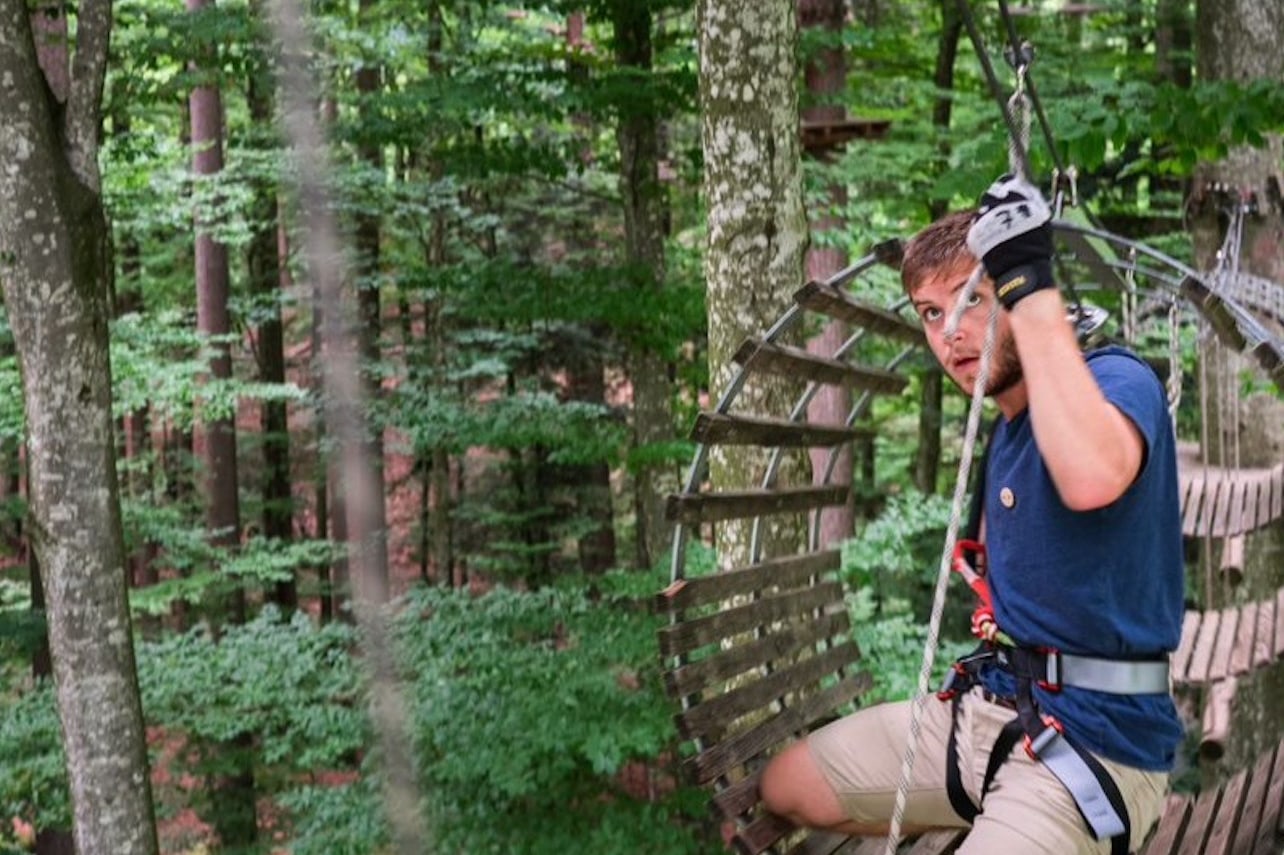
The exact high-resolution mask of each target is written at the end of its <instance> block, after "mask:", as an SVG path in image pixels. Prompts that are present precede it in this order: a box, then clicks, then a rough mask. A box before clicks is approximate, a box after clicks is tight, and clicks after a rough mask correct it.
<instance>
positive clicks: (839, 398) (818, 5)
mask: <svg viewBox="0 0 1284 855" xmlns="http://www.w3.org/2000/svg"><path fill="white" fill-rule="evenodd" d="M846 11H847V8H846V3H845V2H844V0H800V2H799V3H798V23H799V26H800V27H817V28H824V29H826V30H828V31H829V35H830V36H831V38H834V39H838V38H840V35H841V33H842V29H843V17H844V15H845V14H846ZM805 78H806V81H807V95H808V96H809V100H810V102H811V103H810V104H809V106H807V107H804V108H803V110H802V120H803V121H804V122H818V123H823V122H833V121H840V120H842V119H845V118H846V117H847V109H846V108H845V107H843V106H842V100H843V97H844V95H845V90H846V87H847V66H846V63H845V62H844V61H843V52H842V49H841V47H838V46H831V47H824V48H821V49H820V50H819V51H818V53H817V55H816V56H815V57H812V58H811V61H810V62H809V63H808V64H807V68H806V71H805ZM808 153H809V154H811V155H812V156H813V157H816V158H817V159H819V160H820V161H821V162H822V163H823V162H826V161H828V160H830V159H831V158H832V152H830V151H828V150H815V151H809V152H808ZM824 204H825V206H826V207H827V208H828V207H833V208H841V207H843V206H844V205H846V204H847V188H846V187H845V186H843V185H840V184H831V185H830V186H829V187H828V189H827V190H826V194H825V198H824ZM842 227H843V221H842V220H841V219H839V218H838V217H835V216H834V215H833V214H831V213H829V212H828V211H822V212H820V213H812V215H811V229H812V231H813V232H816V233H819V232H827V231H838V230H840V229H841V228H842ZM846 266H847V253H846V252H844V251H843V250H841V249H838V248H836V247H828V246H824V247H822V246H815V245H813V246H812V247H811V249H809V250H808V251H807V255H806V271H807V278H808V279H815V280H819V281H824V280H826V279H828V278H829V277H830V276H833V275H834V274H835V273H837V272H839V271H840V270H842V269H843V268H844V267H846ZM850 334H851V330H850V328H849V327H848V325H847V324H845V323H843V322H842V321H836V320H831V321H829V322H828V323H826V324H825V327H824V329H823V330H822V331H821V332H820V334H819V335H816V336H815V337H813V338H812V339H810V340H809V341H808V342H807V349H808V350H809V351H811V352H813V353H817V354H821V355H824V356H829V355H830V354H832V353H834V351H836V350H837V349H838V348H839V347H840V346H842V343H843V342H844V341H846V340H847V337H848V336H849V335H850ZM851 408H852V395H851V390H850V389H848V388H847V387H845V386H821V387H820V389H819V390H818V391H817V392H816V396H815V397H814V398H812V399H811V402H810V403H809V404H808V406H807V418H808V420H809V421H813V422H820V423H826V424H843V423H844V422H845V421H846V420H847V414H848V413H849V412H851ZM834 454H836V455H837V459H836V460H834V461H833V462H832V463H831V461H830V458H831V456H832V455H834ZM810 457H811V467H812V481H813V483H816V484H824V483H829V484H845V485H847V486H850V485H851V483H852V445H851V443H850V442H848V443H844V444H843V445H841V446H839V447H837V448H836V449H833V450H832V451H831V450H830V449H828V448H813V449H812V450H811V451H810ZM854 511H855V508H854V504H853V502H852V499H851V497H850V496H849V497H848V500H847V504H845V505H843V506H842V507H838V508H825V509H824V510H823V511H821V514H820V531H819V535H820V537H819V544H820V546H821V548H830V547H834V546H837V545H838V544H840V543H842V542H843V541H844V540H846V539H847V538H849V537H851V536H852V532H853V530H854V526H855V512H854Z"/></svg>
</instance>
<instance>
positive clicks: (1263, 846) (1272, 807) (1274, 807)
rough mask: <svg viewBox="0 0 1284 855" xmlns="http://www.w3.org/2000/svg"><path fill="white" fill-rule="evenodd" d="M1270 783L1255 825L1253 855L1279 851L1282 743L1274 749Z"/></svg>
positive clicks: (1282, 813)
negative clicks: (1255, 836) (1260, 815)
mask: <svg viewBox="0 0 1284 855" xmlns="http://www.w3.org/2000/svg"><path fill="white" fill-rule="evenodd" d="M1270 778H1271V780H1270V783H1269V784H1267V787H1266V798H1265V800H1263V802H1262V818H1261V820H1260V821H1259V822H1258V825H1257V840H1256V841H1254V843H1253V855H1278V853H1279V851H1280V847H1279V839H1278V838H1279V836H1280V834H1281V829H1280V824H1281V822H1284V810H1281V800H1284V743H1281V744H1280V745H1278V746H1276V748H1275V762H1274V763H1272V764H1271V775H1270Z"/></svg>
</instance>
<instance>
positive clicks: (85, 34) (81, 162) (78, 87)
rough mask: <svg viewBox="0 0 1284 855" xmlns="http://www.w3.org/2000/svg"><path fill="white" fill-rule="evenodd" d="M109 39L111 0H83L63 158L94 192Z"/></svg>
mask: <svg viewBox="0 0 1284 855" xmlns="http://www.w3.org/2000/svg"><path fill="white" fill-rule="evenodd" d="M110 41H111V0H83V2H82V3H81V4H80V20H79V21H78V22H77V26H76V53H75V58H74V59H73V60H72V64H71V96H70V97H69V98H68V99H67V118H66V139H67V159H68V162H69V163H70V164H71V168H72V171H74V172H75V173H76V176H77V177H78V178H79V179H80V180H81V181H82V182H83V183H84V184H85V186H87V187H89V188H90V189H91V190H93V191H94V192H95V193H97V192H98V191H99V189H100V187H101V178H100V176H99V174H98V131H99V125H100V124H101V117H102V102H103V81H104V79H105V78H106V76H107V46H108V43H109V42H110Z"/></svg>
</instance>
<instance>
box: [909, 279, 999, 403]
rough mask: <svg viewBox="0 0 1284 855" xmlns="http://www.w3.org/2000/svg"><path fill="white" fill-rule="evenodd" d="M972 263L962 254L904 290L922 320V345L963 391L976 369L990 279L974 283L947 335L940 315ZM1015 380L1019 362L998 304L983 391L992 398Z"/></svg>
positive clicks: (948, 306)
mask: <svg viewBox="0 0 1284 855" xmlns="http://www.w3.org/2000/svg"><path fill="white" fill-rule="evenodd" d="M975 265H976V262H975V261H973V260H971V259H969V258H964V259H961V260H960V261H959V262H958V263H957V264H955V265H953V266H951V267H945V268H941V269H940V270H938V271H937V272H935V273H932V274H929V275H928V276H927V277H926V278H924V279H923V281H922V282H921V283H919V286H918V287H917V288H916V289H915V290H914V292H913V293H912V294H911V295H910V299H911V302H912V303H913V305H914V310H915V311H916V312H917V313H918V317H919V320H920V321H922V322H923V332H924V334H926V336H927V344H928V347H930V348H931V349H932V353H933V354H934V355H935V356H936V359H937V361H938V362H940V363H941V367H942V368H944V369H945V373H946V374H947V375H948V376H949V378H950V379H951V380H953V381H954V383H955V384H956V385H957V386H958V387H959V388H960V389H962V390H963V392H964V394H967V395H971V394H972V390H973V388H974V387H975V385H976V380H977V375H978V373H979V372H980V370H981V349H982V347H983V345H984V344H985V327H986V323H987V321H988V319H989V317H990V307H991V305H993V303H994V284H993V283H992V282H991V281H990V280H989V278H988V277H987V278H985V279H982V280H981V284H980V285H979V286H977V289H976V291H975V292H974V293H973V295H972V298H971V300H970V301H969V304H968V307H967V310H966V311H964V312H963V315H962V317H961V318H960V320H959V327H958V329H957V330H956V331H955V333H954V335H953V336H952V337H950V338H949V339H948V340H947V339H946V336H945V321H946V319H947V318H948V317H949V316H950V313H951V312H952V311H953V310H954V306H955V303H956V302H957V301H958V299H959V297H960V296H961V294H962V292H963V286H965V285H966V284H967V280H968V278H969V277H970V276H971V275H972V270H973V269H974V267H975ZM1021 380H1022V375H1021V362H1020V360H1019V359H1018V358H1017V352H1016V344H1015V343H1014V342H1013V339H1012V330H1011V328H1010V326H1009V325H1008V318H1007V313H1006V312H1005V311H1003V310H1002V309H1000V310H999V317H998V328H997V330H996V331H995V340H994V350H993V352H992V355H991V359H990V378H989V383H987V384H986V394H987V395H989V396H991V397H995V398H998V397H1000V396H1002V395H1004V393H1005V392H1009V391H1010V390H1012V389H1013V388H1014V387H1016V386H1017V384H1018V383H1020V382H1021Z"/></svg>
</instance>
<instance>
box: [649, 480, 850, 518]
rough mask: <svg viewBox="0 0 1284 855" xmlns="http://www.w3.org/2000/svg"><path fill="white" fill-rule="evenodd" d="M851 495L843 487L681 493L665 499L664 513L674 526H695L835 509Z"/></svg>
mask: <svg viewBox="0 0 1284 855" xmlns="http://www.w3.org/2000/svg"><path fill="white" fill-rule="evenodd" d="M847 493H848V489H847V488H846V487H842V486H819V487H784V488H780V489H777V490H735V491H732V490H727V491H723V492H718V493H678V494H670V495H669V496H667V497H666V498H665V505H664V513H665V515H666V516H667V517H668V519H669V521H670V522H681V523H686V524H688V525H694V524H696V523H702V522H719V521H721V520H734V519H745V518H747V517H758V516H766V515H768V514H785V513H791V512H798V511H811V510H815V509H816V508H827V507H833V506H834V505H841V504H843V503H844V502H846V501H847Z"/></svg>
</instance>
